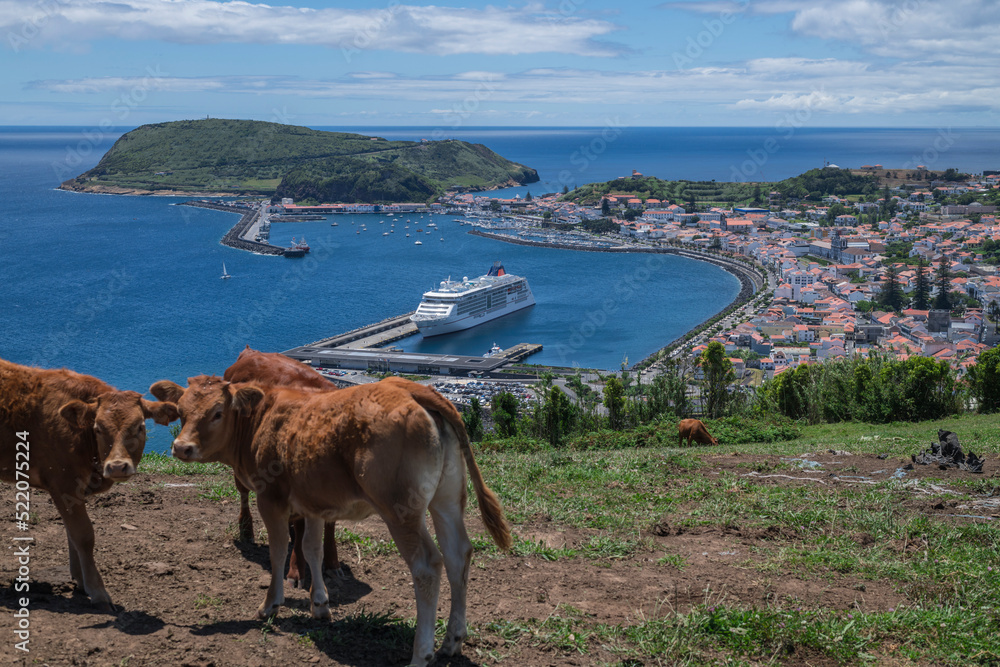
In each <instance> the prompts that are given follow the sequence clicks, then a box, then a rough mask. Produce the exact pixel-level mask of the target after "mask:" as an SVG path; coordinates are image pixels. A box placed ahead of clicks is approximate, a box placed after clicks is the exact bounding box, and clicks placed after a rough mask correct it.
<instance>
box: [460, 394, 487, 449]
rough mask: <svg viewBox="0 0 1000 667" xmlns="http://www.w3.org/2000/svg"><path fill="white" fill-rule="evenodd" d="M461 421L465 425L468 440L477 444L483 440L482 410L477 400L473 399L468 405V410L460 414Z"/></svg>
mask: <svg viewBox="0 0 1000 667" xmlns="http://www.w3.org/2000/svg"><path fill="white" fill-rule="evenodd" d="M462 421H463V422H464V423H465V431H466V433H468V434H469V440H471V441H472V442H479V441H480V440H482V439H483V409H482V407H481V406H480V405H479V399H478V398H473V399H472V402H471V403H469V409H468V410H467V411H465V412H464V413H462Z"/></svg>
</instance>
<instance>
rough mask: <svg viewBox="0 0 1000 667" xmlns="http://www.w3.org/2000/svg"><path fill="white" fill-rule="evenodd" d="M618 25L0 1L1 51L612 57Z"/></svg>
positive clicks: (510, 14) (229, 6) (189, 0)
mask: <svg viewBox="0 0 1000 667" xmlns="http://www.w3.org/2000/svg"><path fill="white" fill-rule="evenodd" d="M618 29H619V28H618V26H616V25H615V24H613V23H610V22H608V21H601V20H595V19H588V18H578V17H574V16H561V15H559V14H554V13H552V12H546V11H544V10H543V9H542V8H541V7H536V6H531V7H527V8H524V7H522V8H513V7H503V8H499V7H492V6H487V7H485V8H482V9H468V8H462V7H437V6H433V5H429V6H416V5H401V4H398V5H392V4H390V5H389V6H388V7H385V8H381V9H340V8H328V9H312V8H309V7H291V6H283V7H277V6H270V5H265V4H253V3H250V2H242V1H239V0H230V1H221V0H51V1H49V2H45V3H38V4H33V5H28V3H25V2H23V0H0V34H6V35H7V39H6V40H5V42H6V43H7V46H8V48H11V49H14V50H21V49H25V48H32V47H34V46H37V45H42V44H47V45H52V44H58V45H63V46H64V45H66V44H74V43H85V42H89V41H93V40H98V39H106V38H116V39H122V40H128V41H166V42H176V43H183V44H217V43H250V44H300V45H301V44H306V45H320V46H326V47H330V48H335V49H340V50H341V51H342V52H343V54H344V56H345V58H348V59H350V57H351V56H352V54H355V53H358V52H361V51H365V50H387V51H403V52H407V53H424V54H433V55H457V54H470V53H476V54H487V55H510V54H525V53H547V52H554V53H565V54H573V55H582V56H614V55H619V54H620V53H622V52H624V51H626V49H625V48H624V47H623V46H621V45H616V44H610V43H605V42H601V41H598V38H601V37H603V36H605V35H608V34H609V33H611V32H614V31H616V30H618Z"/></svg>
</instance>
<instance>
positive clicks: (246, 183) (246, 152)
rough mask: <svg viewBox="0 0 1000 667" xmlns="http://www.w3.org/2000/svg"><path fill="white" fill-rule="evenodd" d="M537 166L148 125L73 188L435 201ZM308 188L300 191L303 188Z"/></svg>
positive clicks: (236, 129) (275, 131) (228, 128)
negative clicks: (449, 192)
mask: <svg viewBox="0 0 1000 667" xmlns="http://www.w3.org/2000/svg"><path fill="white" fill-rule="evenodd" d="M537 180H538V173H537V172H536V171H535V170H534V169H531V168H529V167H525V166H524V165H521V164H518V163H516V162H511V161H510V160H507V159H505V158H503V157H501V156H500V155H497V154H496V153H494V152H493V151H491V150H490V149H489V148H487V147H486V146H483V145H481V144H470V143H467V142H464V141H453V140H445V141H431V142H416V141H388V140H386V139H384V138H381V137H369V136H365V135H361V134H352V133H347V132H326V131H322V130H313V129H310V128H307V127H297V126H293V125H281V124H278V123H267V122H262V121H252V120H225V119H204V120H190V121H175V122H170V123H158V124H154V125H143V126H142V127H138V128H136V129H135V130H132V131H131V132H128V133H127V134H125V135H123V136H122V137H121V138H120V139H118V141H116V142H115V144H114V146H112V147H111V149H110V150H109V151H108V152H107V153H106V154H105V155H104V157H102V158H101V161H100V162H99V163H98V164H97V165H96V166H95V167H94V168H93V169H90V170H89V171H87V172H85V173H83V174H81V175H79V176H77V177H76V178H73V179H70V180H68V181H66V182H65V183H63V184H62V186H61V187H62V188H63V189H66V190H75V191H80V192H104V193H116V194H151V193H152V194H224V195H234V194H240V195H263V196H275V197H282V196H286V197H287V196H295V197H296V198H297V199H309V198H313V199H315V200H317V201H324V202H358V201H365V202H384V201H428V200H431V199H434V198H436V197H438V196H439V195H441V194H443V193H444V192H445V191H447V190H487V189H491V188H497V187H506V186H511V185H521V184H525V183H533V182H535V181H537ZM300 193H301V194H300Z"/></svg>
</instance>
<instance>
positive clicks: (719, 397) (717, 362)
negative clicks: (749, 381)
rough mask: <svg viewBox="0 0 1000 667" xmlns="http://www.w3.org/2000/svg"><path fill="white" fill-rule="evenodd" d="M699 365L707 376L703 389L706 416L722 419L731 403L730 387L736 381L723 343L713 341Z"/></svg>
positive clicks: (703, 353)
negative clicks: (728, 404)
mask: <svg viewBox="0 0 1000 667" xmlns="http://www.w3.org/2000/svg"><path fill="white" fill-rule="evenodd" d="M698 365H699V366H701V369H702V371H703V372H704V374H705V380H704V385H703V388H702V399H703V408H704V411H705V414H706V415H707V416H709V417H711V418H713V419H714V418H717V417H720V416H721V415H722V413H723V411H724V410H725V408H726V404H727V403H728V402H729V385H730V384H731V383H733V382H734V381H735V380H736V373H735V372H733V364H732V362H731V361H729V357H728V355H726V348H725V347H723V345H722V343H720V342H718V341H712V342H711V343H709V344H708V347H707V348H706V349H705V351H704V352H702V353H701V357H699V358H698Z"/></svg>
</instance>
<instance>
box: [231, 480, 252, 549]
mask: <svg viewBox="0 0 1000 667" xmlns="http://www.w3.org/2000/svg"><path fill="white" fill-rule="evenodd" d="M233 480H234V481H235V482H236V490H237V491H239V492H240V518H239V525H240V535H239V537H238V538H237V539H238V540H239V541H240V542H249V543H250V544H253V515H251V514H250V489H248V488H247V487H245V486H243V482H241V481H240V478H239V477H237V476H236V475H233Z"/></svg>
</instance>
